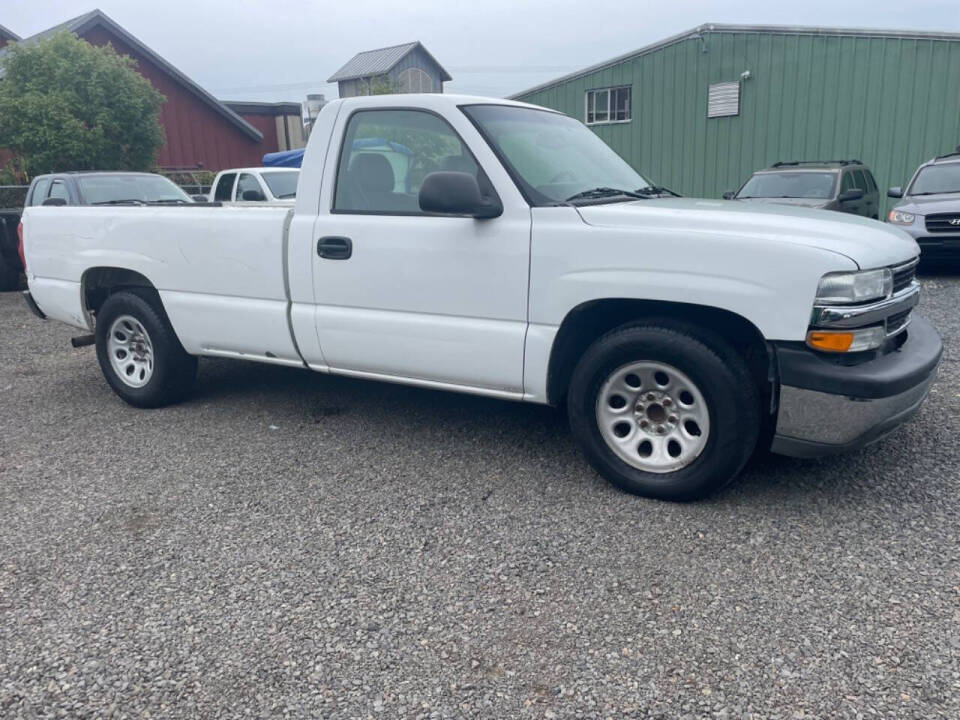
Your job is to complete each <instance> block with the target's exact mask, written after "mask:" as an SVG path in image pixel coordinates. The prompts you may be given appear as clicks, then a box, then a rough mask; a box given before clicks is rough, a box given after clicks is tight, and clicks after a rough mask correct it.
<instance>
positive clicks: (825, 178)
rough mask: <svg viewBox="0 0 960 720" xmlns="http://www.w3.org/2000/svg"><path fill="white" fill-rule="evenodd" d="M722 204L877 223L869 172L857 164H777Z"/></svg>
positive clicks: (877, 210) (726, 196)
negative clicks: (829, 213) (828, 213)
mask: <svg viewBox="0 0 960 720" xmlns="http://www.w3.org/2000/svg"><path fill="white" fill-rule="evenodd" d="M723 197H724V199H725V200H748V201H750V202H759V203H775V204H777V205H799V206H802V207H810V208H818V209H821V210H836V211H837V212H845V213H852V214H854V215H863V216H864V217H869V218H873V219H874V220H879V219H880V216H879V213H880V193H879V192H878V190H877V183H876V181H875V180H874V179H873V173H871V172H870V168H868V167H867V166H866V165H864V164H863V163H862V162H860V161H859V160H802V161H793V162H778V163H774V164H773V165H771V166H770V167H769V168H766V169H765V170H757V171H756V172H755V173H754V174H753V175H751V176H750V179H749V180H747V181H746V182H745V183H744V184H743V187H741V188H740V189H739V190H737V191H736V192H734V191H732V190H728V191H727V192H725V193H724V194H723Z"/></svg>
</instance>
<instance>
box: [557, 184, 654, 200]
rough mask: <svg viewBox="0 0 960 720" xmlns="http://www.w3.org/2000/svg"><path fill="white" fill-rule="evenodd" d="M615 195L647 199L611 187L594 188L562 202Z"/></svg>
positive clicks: (630, 191)
mask: <svg viewBox="0 0 960 720" xmlns="http://www.w3.org/2000/svg"><path fill="white" fill-rule="evenodd" d="M616 195H626V196H627V197H632V198H642V199H646V197H647V196H646V195H641V194H640V193H638V192H633V191H632V190H618V189H617V188H612V187H595V188H590V189H589V190H583V191H582V192H578V193H576V194H574V195H571V196H570V197H568V198H567V199H566V200H564V202H571V201H573V200H588V199H590V198H604V197H614V196H616Z"/></svg>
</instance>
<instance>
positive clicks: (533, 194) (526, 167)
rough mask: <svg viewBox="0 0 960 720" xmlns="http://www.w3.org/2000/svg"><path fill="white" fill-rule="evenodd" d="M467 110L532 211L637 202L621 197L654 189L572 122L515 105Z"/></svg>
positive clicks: (581, 126) (603, 144)
mask: <svg viewBox="0 0 960 720" xmlns="http://www.w3.org/2000/svg"><path fill="white" fill-rule="evenodd" d="M462 109H463V112H464V113H466V115H467V117H469V118H470V119H471V120H472V121H473V123H474V124H475V125H476V126H477V128H478V129H479V130H480V132H481V133H482V134H483V136H484V138H486V140H487V142H488V143H490V145H491V146H492V148H493V149H494V151H495V152H496V153H497V155H499V157H500V159H501V160H502V161H503V162H504V164H505V165H506V166H507V169H508V170H509V171H510V173H511V175H512V176H513V178H514V180H516V181H517V182H518V184H519V185H520V189H521V190H522V192H523V194H524V196H525V197H526V199H527V201H528V202H530V204H532V205H556V204H558V203H563V202H566V201H567V200H570V201H571V202H572V201H575V200H584V201H587V200H589V201H590V202H616V201H618V200H633V199H636V198H635V197H632V196H631V195H629V194H627V195H623V194H620V193H618V192H616V191H618V190H619V191H626V192H627V193H632V194H634V195H635V194H636V192H637V191H638V190H642V189H645V188H648V187H650V183H649V182H647V180H645V179H644V178H643V176H641V175H640V174H639V173H637V171H636V170H634V169H633V168H632V167H630V165H628V164H627V162H626V161H625V160H624V159H623V158H621V157H620V156H619V155H617V154H616V153H615V152H614V151H613V150H611V149H610V147H609V146H608V145H607V144H606V143H604V142H603V141H602V140H601V139H600V138H599V137H597V136H596V135H594V133H593V132H592V131H590V130H588V129H587V127H586V126H585V125H583V123H580V122H578V121H577V120H574V119H573V118H571V117H568V116H566V115H560V114H558V113H555V112H550V111H548V110H535V109H532V108H523V107H513V106H510V105H466V106H464V107H463V108H462Z"/></svg>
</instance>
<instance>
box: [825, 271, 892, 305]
mask: <svg viewBox="0 0 960 720" xmlns="http://www.w3.org/2000/svg"><path fill="white" fill-rule="evenodd" d="M891 292H893V273H892V272H891V271H890V268H880V269H879V270H864V271H863V272H835V273H827V274H826V275H824V276H823V277H822V278H820V284H819V285H818V286H817V297H816V302H817V303H819V304H824V305H849V304H853V303H863V302H869V301H870V300H882V299H883V298H885V297H888V296H889V295H890V293H891Z"/></svg>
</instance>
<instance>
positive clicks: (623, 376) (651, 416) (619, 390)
mask: <svg viewBox="0 0 960 720" xmlns="http://www.w3.org/2000/svg"><path fill="white" fill-rule="evenodd" d="M597 425H598V427H599V428H600V434H601V435H602V436H603V439H604V441H605V442H606V443H607V445H608V446H609V447H610V449H611V450H613V451H614V452H615V453H616V454H617V457H619V458H620V459H621V460H623V461H624V462H625V463H627V464H628V465H630V466H631V467H635V468H637V469H638V470H642V471H644V472H651V473H668V472H674V471H676V470H680V469H682V468H685V467H686V466H687V465H689V464H690V463H692V462H693V461H694V460H696V459H697V457H698V456H699V455H700V453H701V452H703V449H704V447H706V445H707V438H708V437H709V436H710V413H709V409H708V408H707V403H706V401H705V400H704V398H703V393H701V392H700V389H699V388H698V387H697V386H696V385H695V384H694V382H693V381H692V380H691V379H690V378H689V377H687V376H686V375H684V374H683V373H682V372H680V371H679V370H677V368H675V367H673V366H672V365H667V364H666V363H661V362H653V361H644V362H634V363H630V364H628V365H623V366H622V367H620V368H617V369H616V370H614V371H613V373H611V374H610V376H609V377H608V378H607V379H606V380H605V381H604V383H603V385H601V386H600V392H599V393H598V394H597Z"/></svg>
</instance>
